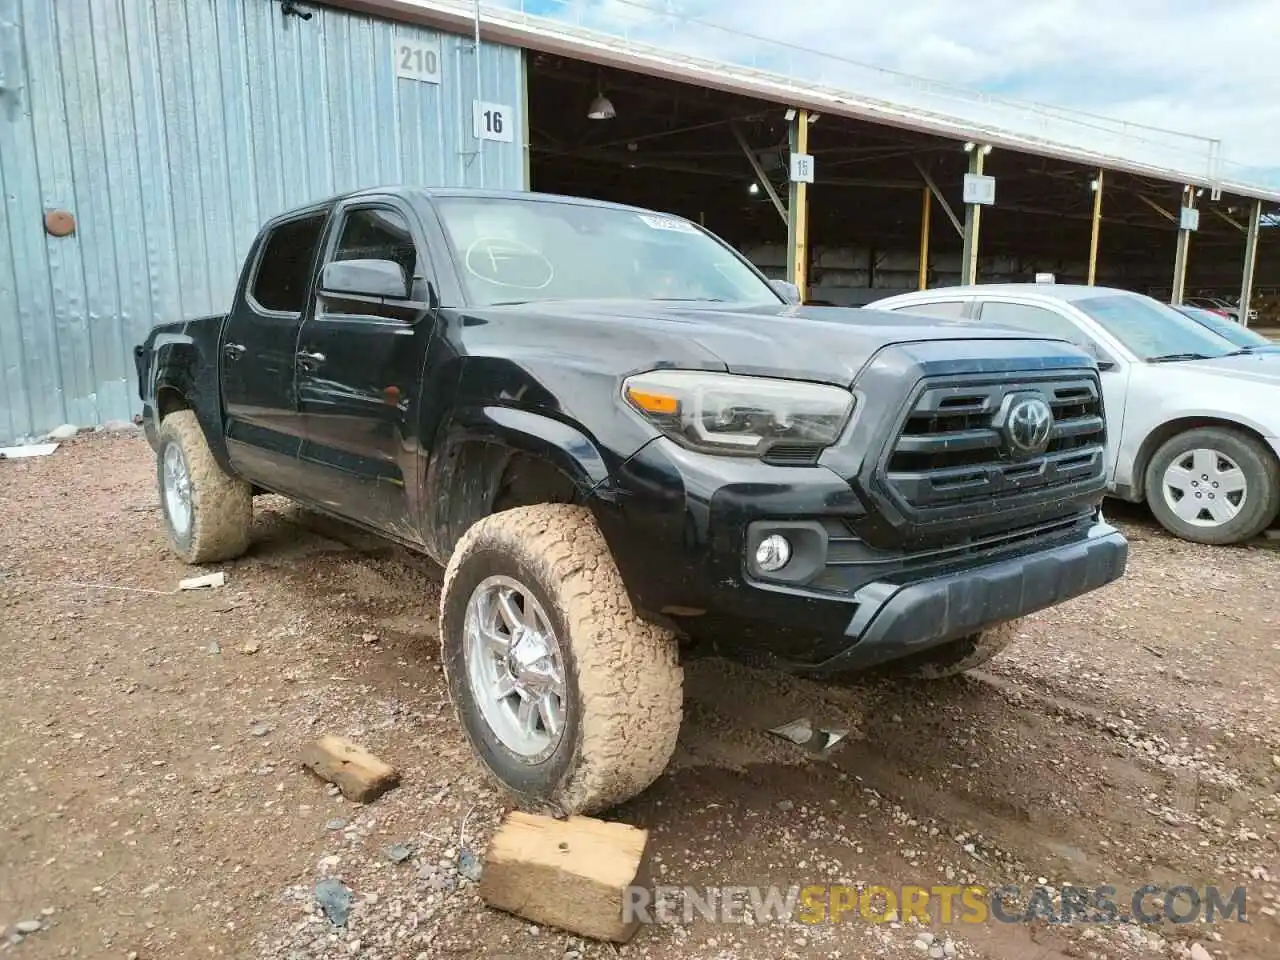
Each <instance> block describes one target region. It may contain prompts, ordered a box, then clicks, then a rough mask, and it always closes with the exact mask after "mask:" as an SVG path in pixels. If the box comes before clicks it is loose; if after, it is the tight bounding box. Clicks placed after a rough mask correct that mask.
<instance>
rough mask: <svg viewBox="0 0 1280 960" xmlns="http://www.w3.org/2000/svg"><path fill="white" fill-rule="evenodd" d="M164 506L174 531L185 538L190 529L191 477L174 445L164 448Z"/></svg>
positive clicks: (176, 446) (185, 463) (179, 451)
mask: <svg viewBox="0 0 1280 960" xmlns="http://www.w3.org/2000/svg"><path fill="white" fill-rule="evenodd" d="M164 505H165V510H166V511H167V512H168V514H169V522H170V523H171V524H173V529H174V531H175V532H177V533H178V534H180V535H183V536H185V535H186V534H187V532H188V531H190V529H191V475H190V474H189V473H187V461H186V459H185V458H184V457H183V456H182V451H181V450H179V449H178V445H177V444H176V443H171V444H169V445H168V446H167V447H165V448H164Z"/></svg>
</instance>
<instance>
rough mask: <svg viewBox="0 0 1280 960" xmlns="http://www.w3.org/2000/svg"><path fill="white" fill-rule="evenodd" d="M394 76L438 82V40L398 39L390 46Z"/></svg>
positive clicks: (402, 78)
mask: <svg viewBox="0 0 1280 960" xmlns="http://www.w3.org/2000/svg"><path fill="white" fill-rule="evenodd" d="M391 53H392V56H393V59H394V62H395V73H396V77H398V78H399V79H401V80H420V81H422V82H423V83H439V82H440V41H439V40H428V41H422V42H419V41H404V40H398V41H397V42H396V43H395V45H394V46H393V47H392V48H391Z"/></svg>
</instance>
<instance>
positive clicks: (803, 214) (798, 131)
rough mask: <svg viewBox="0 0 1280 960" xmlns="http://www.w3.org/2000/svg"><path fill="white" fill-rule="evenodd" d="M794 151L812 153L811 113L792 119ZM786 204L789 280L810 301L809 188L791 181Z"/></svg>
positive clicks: (805, 184) (797, 113)
mask: <svg viewBox="0 0 1280 960" xmlns="http://www.w3.org/2000/svg"><path fill="white" fill-rule="evenodd" d="M790 140H791V152H792V153H801V154H807V153H808V152H809V111H808V110H796V111H795V115H794V116H793V117H792V119H791V136H790ZM788 201H789V202H788V203H787V279H788V280H790V281H791V282H792V283H794V284H795V285H796V287H798V288H799V290H800V302H801V303H804V302H805V301H806V300H808V299H809V185H808V184H807V183H804V182H796V181H792V183H791V192H790V195H789V197H788Z"/></svg>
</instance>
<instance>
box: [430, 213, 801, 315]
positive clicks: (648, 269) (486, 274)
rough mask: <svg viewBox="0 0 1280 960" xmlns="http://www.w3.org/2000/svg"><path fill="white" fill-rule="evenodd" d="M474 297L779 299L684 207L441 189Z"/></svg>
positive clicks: (448, 226)
mask: <svg viewBox="0 0 1280 960" xmlns="http://www.w3.org/2000/svg"><path fill="white" fill-rule="evenodd" d="M437 207H438V209H439V211H440V216H441V219H442V220H443V221H444V226H445V231H446V232H447V233H448V234H449V239H450V241H451V242H452V243H453V248H454V251H455V255H456V257H457V260H458V272H459V274H460V275H461V276H462V280H463V283H464V284H465V286H466V291H467V298H468V300H470V302H472V303H473V304H476V305H482V306H493V305H495V304H500V303H527V302H529V301H539V300H577V299H642V300H715V301H727V302H735V303H754V304H764V303H768V304H778V303H782V302H783V300H782V298H781V297H780V296H779V295H778V294H777V293H775V292H774V290H773V288H772V287H771V286H769V284H768V283H767V282H765V281H764V280H762V279H761V278H760V277H759V276H758V275H757V274H756V273H755V272H754V271H753V270H752V269H751V268H750V267H749V266H748V265H747V264H746V263H744V262H743V261H742V260H741V259H740V258H739V257H738V256H737V255H736V254H735V253H734V252H733V251H732V250H730V249H729V248H728V247H726V246H724V245H723V244H721V243H719V242H718V241H716V240H715V239H713V238H712V237H711V236H710V235H708V234H706V233H704V232H703V231H702V230H700V229H698V228H697V227H695V226H694V225H693V224H691V223H689V222H688V221H687V220H682V219H679V218H677V217H668V216H662V215H659V214H656V213H646V212H640V211H634V210H625V209H621V208H618V207H597V206H592V205H588V204H578V203H562V202H557V201H547V200H534V199H529V200H521V199H506V198H493V197H442V198H440V199H439V200H438V201H437Z"/></svg>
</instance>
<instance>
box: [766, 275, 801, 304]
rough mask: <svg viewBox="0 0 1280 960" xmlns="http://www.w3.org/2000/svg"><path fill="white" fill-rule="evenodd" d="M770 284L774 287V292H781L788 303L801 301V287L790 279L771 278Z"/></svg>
mask: <svg viewBox="0 0 1280 960" xmlns="http://www.w3.org/2000/svg"><path fill="white" fill-rule="evenodd" d="M769 286H771V287H773V289H774V292H775V293H778V294H780V295H781V296H782V299H784V300H786V301H787V303H799V302H800V288H799V287H797V286H796V285H795V284H794V283H792V282H791V281H790V280H770V281H769Z"/></svg>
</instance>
